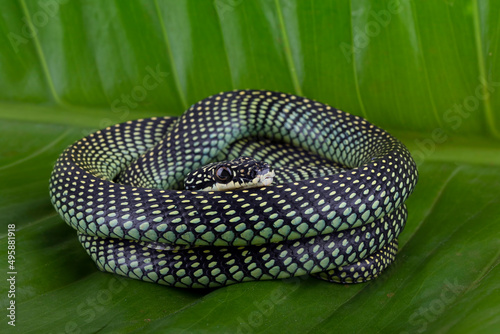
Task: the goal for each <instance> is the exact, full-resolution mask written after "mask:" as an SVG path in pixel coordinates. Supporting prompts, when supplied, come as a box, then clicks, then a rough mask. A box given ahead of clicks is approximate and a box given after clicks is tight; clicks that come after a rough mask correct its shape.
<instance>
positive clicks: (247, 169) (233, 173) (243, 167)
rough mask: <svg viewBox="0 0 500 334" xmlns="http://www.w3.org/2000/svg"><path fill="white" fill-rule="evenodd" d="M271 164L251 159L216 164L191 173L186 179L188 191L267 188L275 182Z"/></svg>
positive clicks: (244, 158) (185, 184)
mask: <svg viewBox="0 0 500 334" xmlns="http://www.w3.org/2000/svg"><path fill="white" fill-rule="evenodd" d="M273 178H274V171H272V170H271V167H270V166H269V164H267V163H266V162H263V161H258V160H255V159H253V158H251V157H239V158H237V159H234V160H229V161H222V162H215V163H211V164H208V165H206V166H203V167H201V168H199V169H197V170H194V171H192V172H191V173H189V174H188V175H187V176H186V178H185V179H184V187H185V188H186V190H203V191H228V190H236V189H246V188H256V187H265V186H268V185H270V184H271V183H272V182H273Z"/></svg>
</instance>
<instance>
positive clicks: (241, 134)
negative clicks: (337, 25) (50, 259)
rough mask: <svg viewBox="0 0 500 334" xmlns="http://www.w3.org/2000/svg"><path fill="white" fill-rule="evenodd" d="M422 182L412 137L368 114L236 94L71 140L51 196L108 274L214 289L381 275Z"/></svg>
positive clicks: (295, 99)
mask: <svg viewBox="0 0 500 334" xmlns="http://www.w3.org/2000/svg"><path fill="white" fill-rule="evenodd" d="M256 173H257V174H258V175H257V174H256ZM259 173H260V174H259ZM243 174H249V175H250V177H249V178H248V179H247V180H246V181H244V180H243V178H242V175H243ZM417 180H418V171H417V166H416V164H415V161H414V160H413V158H412V156H411V154H410V152H409V151H408V149H407V148H406V147H405V145H404V144H403V143H402V142H400V141H399V140H398V139H396V138H395V137H393V136H392V135H390V134H389V133H388V132H386V131H385V130H383V129H381V128H379V127H377V126H375V125H373V124H371V123H370V122H368V121H367V120H365V119H363V118H361V117H359V116H356V115H352V114H349V113H347V112H344V111H342V110H340V109H336V108H333V107H331V106H329V105H327V104H323V103H320V102H317V101H314V100H310V99H308V98H305V97H300V96H296V95H291V94H286V93H281V92H274V91H265V90H238V91H230V92H223V93H219V94H215V95H212V96H210V97H207V98H205V99H203V100H201V101H199V102H197V103H195V104H193V105H192V106H191V107H190V108H189V109H188V110H186V111H185V112H184V113H183V114H182V115H181V116H179V117H173V116H163V117H152V118H146V119H138V120H133V121H127V122H124V123H120V124H116V125H114V126H110V127H108V128H106V129H102V130H99V131H97V132H94V133H92V134H90V135H88V136H86V137H84V138H82V139H80V140H78V141H76V142H75V143H73V144H72V145H70V146H69V147H67V148H66V149H65V150H64V151H63V152H62V154H61V155H60V156H59V158H58V159H57V161H56V163H55V165H54V168H53V171H52V174H51V177H50V181H49V192H50V199H51V202H52V204H53V206H54V208H55V209H56V211H57V212H58V213H59V215H60V216H61V217H62V219H63V220H64V221H65V222H66V223H67V224H68V225H69V226H71V227H72V228H73V229H75V230H76V231H77V235H78V240H79V241H80V243H81V244H82V246H83V247H84V249H85V251H86V252H87V253H88V254H89V256H90V257H91V259H92V260H93V261H94V262H95V263H96V265H97V267H98V268H99V269H100V270H102V271H105V272H110V273H114V274H118V275H122V276H125V277H130V278H133V279H138V280H142V281H147V282H153V283H158V284H163V285H169V286H175V287H181V288H215V287H222V286H227V285H230V284H235V283H242V282H248V281H260V280H272V279H286V278H289V277H295V276H302V275H313V276H315V277H318V278H321V279H324V280H327V281H330V282H337V283H360V282H366V281H368V280H370V279H373V278H375V277H377V276H378V275H379V274H380V273H381V272H382V271H383V270H385V269H386V268H387V267H388V266H389V265H390V263H392V262H393V261H394V259H395V255H396V253H397V249H398V246H397V238H398V236H399V234H400V233H401V232H402V230H403V228H404V225H405V223H406V220H407V217H408V213H407V208H406V204H405V202H406V200H407V198H408V197H409V196H410V195H411V193H412V192H413V189H414V187H415V185H416V183H417ZM229 183H231V187H229V186H227V185H228V184H229ZM235 185H236V186H238V187H239V188H238V187H237V188H234V186H235Z"/></svg>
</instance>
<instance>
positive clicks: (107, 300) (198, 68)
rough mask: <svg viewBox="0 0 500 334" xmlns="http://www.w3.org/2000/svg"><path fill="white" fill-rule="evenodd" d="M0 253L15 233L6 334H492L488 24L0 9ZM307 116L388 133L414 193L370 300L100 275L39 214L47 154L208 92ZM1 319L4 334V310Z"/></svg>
mask: <svg viewBox="0 0 500 334" xmlns="http://www.w3.org/2000/svg"><path fill="white" fill-rule="evenodd" d="M0 5H1V8H2V11H1V14H0V31H1V33H0V43H1V45H2V48H1V49H0V131H1V133H2V136H1V137H0V184H1V187H2V188H1V189H2V191H1V192H0V217H2V219H1V221H2V223H1V230H0V250H1V251H0V253H1V254H2V263H4V265H2V270H3V272H4V277H6V278H8V277H10V276H12V275H11V274H8V272H9V268H8V263H7V250H8V245H9V238H8V225H9V224H15V225H16V231H15V234H16V237H15V241H16V244H15V245H16V263H15V266H16V268H15V271H16V274H15V275H14V276H15V278H16V280H15V298H10V297H9V296H8V294H9V290H10V289H11V288H13V286H11V285H10V284H8V282H7V281H5V279H4V281H3V283H2V284H0V306H1V307H0V308H1V309H2V310H3V313H4V315H3V320H2V324H1V325H0V326H1V328H2V331H3V330H4V328H6V329H7V328H8V329H9V330H15V331H17V332H20V333H62V332H67V333H73V332H74V333H89V332H101V333H109V332H115V333H121V332H130V331H137V332H143V331H151V332H172V333H177V332H186V333H188V332H214V333H221V332H227V333H276V332H289V333H295V332H301V333H303V332H312V333H317V332H319V333H331V332H348V333H352V332H356V333H368V332H384V333H421V332H424V331H428V332H450V333H472V332H478V333H495V332H497V331H498V328H500V316H499V314H500V306H499V305H500V293H499V292H500V283H499V282H500V266H499V263H500V228H499V226H500V225H499V223H500V218H499V217H500V196H499V195H498V194H499V193H500V173H499V167H500V141H499V138H500V112H499V110H500V66H499V64H500V54H499V51H500V49H499V43H500V42H499V41H500V23H499V22H500V5H499V4H498V2H496V1H492V0H482V1H477V0H468V1H453V0H446V1H445V0H442V1H441V0H439V1H438V0H436V1H415V0H412V1H409V0H401V1H395V0H391V1H377V0H362V1H298V0H274V1H272V0H260V1H243V0H215V1H195V0H191V1H173V0H172V1H161V0H158V1H146V0H143V1H122V2H119V1H97V0H88V1H66V0H40V1H34V0H33V1H31V0H18V1H14V0H0ZM244 88H255V89H271V90H278V91H285V92H289V93H295V94H299V95H303V96H307V97H308V98H312V99H317V100H319V101H321V102H324V103H328V104H330V105H332V106H335V107H338V108H341V109H343V110H345V111H348V112H350V113H353V114H356V115H360V116H363V117H366V118H367V119H368V120H369V121H371V122H373V123H375V124H377V125H379V126H381V127H383V128H386V129H388V130H390V131H391V132H392V133H393V134H394V135H396V136H397V137H399V138H400V139H401V140H402V141H403V142H404V143H405V144H406V145H407V146H408V147H409V148H410V150H411V152H412V154H413V155H414V157H415V159H416V161H417V162H418V165H419V170H420V180H419V183H418V185H417V188H416V190H415V192H414V194H413V195H412V196H411V197H410V199H409V200H408V202H407V204H408V210H409V219H408V222H407V226H406V228H405V231H404V232H403V234H402V235H401V237H400V251H399V254H398V257H397V260H396V262H395V263H394V264H393V265H392V266H390V267H389V269H388V270H387V271H386V272H385V273H384V274H383V275H382V276H381V277H379V278H378V279H376V280H375V281H372V282H369V283H366V284H360V285H349V286H347V285H336V284H329V283H327V282H323V281H319V280H317V279H314V278H309V277H302V278H295V279H289V280H284V281H268V282H252V283H244V284H239V285H234V286H229V287H225V288H220V289H217V290H182V289H176V288H170V287H164V286H157V285H153V284H149V283H144V282H139V281H134V280H130V279H126V278H123V277H117V276H113V275H110V274H106V273H102V272H99V271H98V270H97V269H96V268H95V266H94V264H93V262H92V261H91V259H90V258H89V257H88V256H87V255H86V253H85V252H84V250H83V249H82V247H81V246H80V244H79V243H78V241H77V239H76V234H75V232H74V231H73V230H72V229H71V228H69V227H68V226H67V225H65V224H64V222H63V221H62V219H61V218H60V217H59V216H58V215H57V213H56V212H55V211H54V209H53V208H52V206H51V204H50V201H49V196H48V179H49V175H50V172H51V170H52V166H53V164H54V162H55V160H56V159H57V157H58V155H59V154H60V153H61V152H62V150H63V149H64V148H65V147H66V146H67V145H69V144H71V143H72V142H73V141H75V140H77V139H79V138H81V137H83V136H85V135H87V134H88V133H90V132H91V131H94V130H96V129H98V128H102V127H106V126H108V125H110V124H114V123H117V122H123V121H126V120H130V119H136V118H141V117H150V116H153V115H179V114H181V113H182V112H183V111H184V110H185V109H186V108H187V107H188V106H189V105H191V104H192V103H194V102H196V101H198V100H200V99H203V98H205V97H206V96H208V95H211V94H214V93H217V92H219V91H225V90H231V89H244ZM10 300H15V306H16V314H15V315H16V326H15V327H12V326H10V325H8V323H7V322H8V321H9V319H8V318H7V317H6V315H8V314H9V310H7V307H8V306H9V302H10Z"/></svg>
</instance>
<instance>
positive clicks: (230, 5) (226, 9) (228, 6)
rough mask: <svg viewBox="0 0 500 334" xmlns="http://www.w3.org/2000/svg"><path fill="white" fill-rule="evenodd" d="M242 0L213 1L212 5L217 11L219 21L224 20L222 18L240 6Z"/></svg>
mask: <svg viewBox="0 0 500 334" xmlns="http://www.w3.org/2000/svg"><path fill="white" fill-rule="evenodd" d="M242 3H243V0H215V1H214V5H215V8H216V9H217V13H218V14H219V17H220V18H221V19H224V16H225V15H226V14H227V13H231V12H233V11H234V10H235V9H236V7H238V6H239V5H241V4H242Z"/></svg>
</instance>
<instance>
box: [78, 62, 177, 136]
mask: <svg viewBox="0 0 500 334" xmlns="http://www.w3.org/2000/svg"><path fill="white" fill-rule="evenodd" d="M145 70H146V72H147V74H146V75H145V76H144V77H143V78H142V80H141V82H140V83H139V84H137V85H135V86H134V87H133V88H132V89H131V90H130V91H129V92H127V93H122V94H121V95H120V97H119V98H116V99H114V100H113V101H111V111H112V112H113V113H115V114H117V115H118V118H119V120H121V121H124V120H126V119H127V117H128V115H129V114H130V111H131V110H133V109H136V108H137V107H138V106H139V103H141V102H142V101H144V100H145V99H146V98H147V97H148V94H149V93H150V92H151V91H153V90H155V89H157V88H158V87H159V86H160V84H161V83H163V82H164V81H165V79H166V78H167V77H168V76H169V75H170V73H169V72H163V71H162V70H161V68H160V64H158V65H156V67H155V68H152V67H150V66H146V68H145ZM115 123H116V122H115V121H113V120H111V119H109V118H102V119H101V120H100V122H99V127H100V129H103V128H106V127H108V126H111V125H113V124H115ZM97 130H98V129H93V130H91V131H85V130H84V131H82V133H83V134H84V135H85V136H87V135H89V134H90V133H92V132H96V131H97Z"/></svg>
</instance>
